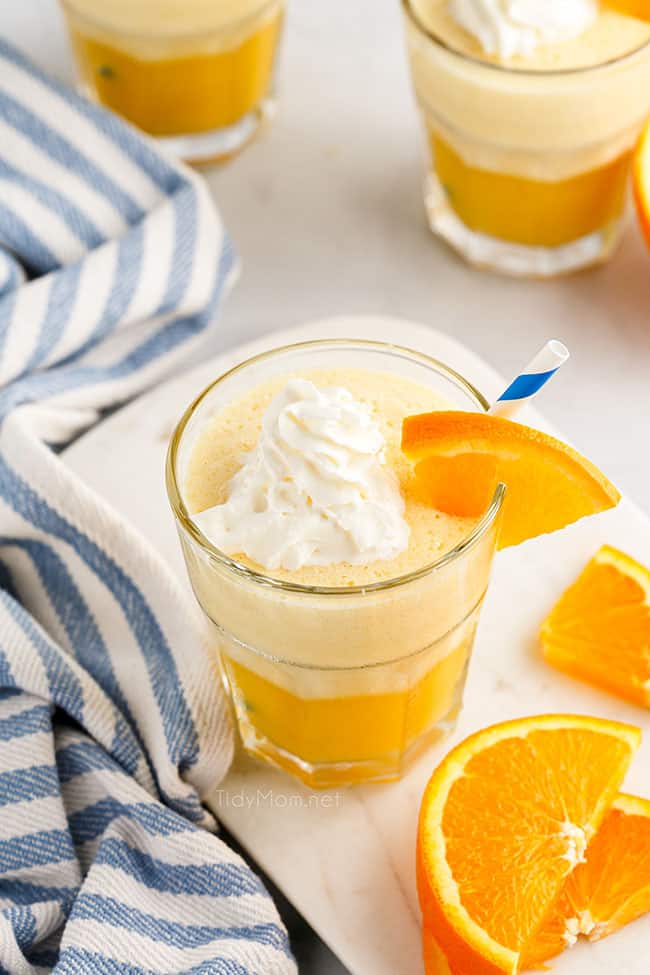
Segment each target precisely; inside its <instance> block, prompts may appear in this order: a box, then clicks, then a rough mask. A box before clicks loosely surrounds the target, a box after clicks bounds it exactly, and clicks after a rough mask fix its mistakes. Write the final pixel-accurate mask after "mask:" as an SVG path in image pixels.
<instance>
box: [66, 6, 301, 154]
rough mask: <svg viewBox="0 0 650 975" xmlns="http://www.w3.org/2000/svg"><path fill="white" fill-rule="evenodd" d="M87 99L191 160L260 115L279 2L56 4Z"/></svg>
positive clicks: (237, 144)
mask: <svg viewBox="0 0 650 975" xmlns="http://www.w3.org/2000/svg"><path fill="white" fill-rule="evenodd" d="M62 3H63V9H64V12H65V14H66V19H67V22H68V26H69V29H70V36H71V40H72V47H73V50H74V54H75V58H76V62H77V67H78V72H79V76H80V80H81V83H82V86H83V88H84V90H85V92H86V93H87V94H88V95H90V96H91V97H92V98H94V99H96V100H97V101H99V102H101V103H102V104H103V105H106V106H107V107H108V108H110V109H112V110H113V111H115V112H117V113H119V114H120V115H123V116H124V118H126V119H128V120H129V121H130V122H133V123H134V124H135V125H137V126H138V127H139V128H141V129H143V130H144V131H145V132H148V133H150V134H151V135H154V136H157V137H158V138H159V139H161V140H162V142H163V143H164V144H167V145H168V146H169V148H170V149H171V150H172V151H175V152H176V153H177V154H178V155H181V156H183V157H184V158H185V159H188V160H190V161H194V162H209V161H214V160H219V159H222V158H226V157H228V156H230V155H232V154H233V153H235V152H236V151H237V150H238V149H240V148H241V147H242V146H243V145H244V144H245V143H246V142H247V141H248V140H249V139H250V138H251V137H252V135H253V134H254V133H255V131H256V130H257V128H258V126H259V124H260V122H261V121H262V119H263V118H264V117H265V116H266V115H268V113H269V111H270V109H271V107H272V101H273V91H272V86H273V69H274V63H275V58H276V52H277V48H278V42H279V38H280V31H281V27H282V18H283V11H284V0H183V2H182V3H178V2H176V0H103V2H101V3H100V2H98V0H62Z"/></svg>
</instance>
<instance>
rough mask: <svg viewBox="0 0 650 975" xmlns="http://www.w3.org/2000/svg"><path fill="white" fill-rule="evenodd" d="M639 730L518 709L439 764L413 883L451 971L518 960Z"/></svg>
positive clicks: (490, 971) (479, 973) (595, 821)
mask: <svg viewBox="0 0 650 975" xmlns="http://www.w3.org/2000/svg"><path fill="white" fill-rule="evenodd" d="M640 734H641V733H640V731H639V730H638V729H637V728H633V727H631V726H629V725H623V724H619V723H617V722H612V721H606V720H604V719H600V718H590V717H586V716H576V715H543V716H537V717H529V718H521V719H520V720H517V721H509V722H505V723H504V724H499V725H495V726H494V727H492V728H487V729H485V730H483V731H480V732H478V733H477V734H475V735H473V736H472V737H470V738H468V739H466V740H465V741H464V742H462V743H461V744H460V745H458V746H457V747H456V748H454V749H453V750H452V751H451V752H450V753H449V754H448V755H447V757H446V758H445V759H444V761H443V762H442V763H441V764H440V765H439V766H438V768H437V769H436V771H435V772H434V774H433V776H432V777H431V779H430V781H429V784H428V786H427V788H426V790H425V793H424V797H423V800H422V806H421V809H420V821H419V826H418V843H417V858H416V864H417V876H418V893H419V898H420V905H421V908H422V915H423V921H424V936H425V938H426V937H427V934H428V933H429V934H431V935H432V936H433V938H435V941H436V943H437V947H439V948H440V949H441V951H442V953H443V955H444V956H445V958H446V960H447V963H448V966H449V969H450V971H451V972H452V973H453V975H466V973H467V975H496V973H499V972H506V973H510V975H515V973H517V972H519V971H520V970H521V963H522V961H523V960H524V959H525V957H526V946H527V945H528V944H529V943H532V942H533V939H534V936H535V934H536V933H537V931H538V929H539V928H540V926H541V924H542V923H543V921H544V919H545V918H546V917H547V915H548V913H549V911H550V909H551V907H552V905H553V904H554V903H555V901H556V899H557V898H558V897H559V895H560V892H561V890H562V887H563V886H564V883H565V881H566V879H567V877H568V875H569V874H570V873H571V871H572V870H573V868H574V867H575V866H576V864H577V863H579V862H580V861H581V860H582V858H583V856H584V852H585V850H586V848H587V844H588V843H589V841H590V839H591V838H592V837H593V835H594V834H595V833H596V831H597V829H598V828H599V826H600V825H601V823H602V821H603V819H604V818H605V815H606V814H607V811H608V809H609V808H610V806H611V804H612V802H613V800H614V798H615V797H616V794H617V792H618V789H619V786H620V784H621V782H622V780H623V777H624V775H625V772H626V770H627V767H628V765H629V763H630V760H631V758H632V755H633V754H634V752H635V750H636V749H637V747H638V745H639V741H640ZM428 954H429V957H431V958H433V959H434V961H436V960H437V957H438V956H437V953H436V952H434V951H433V949H432V948H430V949H429V951H428ZM425 957H427V954H426V953H425ZM433 963H434V962H433V961H432V962H430V964H431V965H433ZM435 972H436V969H435V968H433V967H431V968H430V969H429V971H428V973H427V975H433V973H435Z"/></svg>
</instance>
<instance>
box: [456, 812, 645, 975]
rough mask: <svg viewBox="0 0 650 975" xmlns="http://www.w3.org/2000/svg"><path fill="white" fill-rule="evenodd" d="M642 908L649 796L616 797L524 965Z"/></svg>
mask: <svg viewBox="0 0 650 975" xmlns="http://www.w3.org/2000/svg"><path fill="white" fill-rule="evenodd" d="M648 911H650V800H648V799H638V798H637V797H636V796H626V795H620V796H618V798H617V799H615V800H614V804H613V805H612V808H611V809H610V811H609V812H608V813H607V816H606V817H605V821H604V823H603V825H602V826H601V827H600V829H599V830H598V832H597V833H596V836H595V837H594V839H593V840H592V841H591V843H590V844H589V846H588V848H587V853H586V859H585V862H584V863H580V864H578V866H577V867H576V868H575V870H574V871H573V873H572V874H571V875H570V877H569V879H568V880H567V882H566V885H565V887H564V890H563V891H562V894H561V895H560V899H559V901H558V902H557V904H556V905H555V906H554V908H553V910H552V912H551V914H550V915H549V917H548V919H547V920H546V921H545V922H544V925H543V926H542V928H541V930H540V931H539V932H538V934H537V936H536V937H535V941H534V943H533V944H532V945H531V946H530V948H529V949H528V951H527V952H526V958H525V964H526V965H528V966H533V965H539V964H540V962H543V961H546V960H547V959H548V958H552V957H553V956H554V955H557V954H559V953H560V952H561V951H563V950H564V949H565V948H566V947H567V946H571V945H573V944H575V942H576V941H577V940H578V938H579V937H580V936H581V935H582V936H584V937H586V938H588V939H589V940H590V941H600V940H601V939H602V938H606V937H607V936H608V935H610V934H613V933H614V932H615V931H618V930H619V928H622V927H623V926H624V925H625V924H629V923H630V921H635V920H636V919H637V918H638V917H641V915H642V914H645V913H647V912H648ZM454 975H455V973H454Z"/></svg>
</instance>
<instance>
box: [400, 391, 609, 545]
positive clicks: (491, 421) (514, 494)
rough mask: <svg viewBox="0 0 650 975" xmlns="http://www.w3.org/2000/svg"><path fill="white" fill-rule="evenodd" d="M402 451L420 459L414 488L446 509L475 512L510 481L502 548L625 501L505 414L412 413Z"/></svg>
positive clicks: (579, 460)
mask: <svg viewBox="0 0 650 975" xmlns="http://www.w3.org/2000/svg"><path fill="white" fill-rule="evenodd" d="M402 450H403V451H404V453H405V454H406V456H407V457H408V458H409V459H410V460H411V461H413V463H414V464H415V491H416V493H417V494H418V495H419V496H420V497H421V499H422V500H423V501H425V502H426V503H428V504H430V505H431V506H432V507H434V508H438V509H439V510H440V511H444V512H446V513H447V514H452V515H464V516H466V517H478V516H479V515H481V514H483V512H484V511H485V510H486V509H487V507H488V505H489V503H490V500H491V498H492V496H493V494H494V490H495V488H496V486H497V483H498V482H499V481H502V482H503V483H504V484H506V486H507V488H508V490H507V493H506V498H505V502H504V506H503V515H502V523H501V530H500V536H499V547H500V548H505V547H507V546H508V545H518V544H519V543H520V542H523V541H525V540H526V539H527V538H533V537H535V536H536V535H542V534H544V533H545V532H552V531H556V530H557V529H558V528H564V526H565V525H569V524H570V523H571V522H573V521H577V520H578V519H579V518H583V517H585V516H586V515H593V514H597V513H598V512H600V511H605V510H606V509H607V508H612V507H614V505H616V504H617V503H618V501H619V500H620V495H619V493H618V491H617V490H616V488H615V487H614V485H613V484H611V483H610V481H608V480H607V478H606V477H605V475H604V474H603V473H602V472H601V471H599V470H598V468H597V467H595V466H594V465H593V464H592V463H590V461H588V460H586V458H584V457H582V456H581V455H580V454H579V453H577V451H575V450H573V448H572V447H569V446H567V444H565V443H562V442H561V441H559V440H556V439H555V438H554V437H550V436H548V435H547V434H545V433H541V432H540V431H539V430H533V429H532V428H531V427H526V426H523V425H522V424H521V423H513V421H512V420H506V419H504V418H503V417H498V416H489V415H488V414H485V413H464V412H460V411H444V410H439V411H436V412H434V413H423V414H420V415H419V416H409V417H407V418H406V419H405V420H404V423H403V427H402Z"/></svg>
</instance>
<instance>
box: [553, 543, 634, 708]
mask: <svg viewBox="0 0 650 975" xmlns="http://www.w3.org/2000/svg"><path fill="white" fill-rule="evenodd" d="M540 639H541V643H542V648H543V652H544V657H545V658H546V660H547V661H548V662H549V663H550V664H552V665H553V666H554V667H557V668H558V669H559V670H563V671H565V672H566V673H568V674H570V675H571V676H572V677H578V678H581V679H583V680H586V681H588V682H589V683H591V684H596V685H597V686H598V687H601V688H603V689H604V690H607V691H610V692H612V693H613V694H617V695H618V696H619V697H622V698H625V699H626V700H628V701H632V702H633V703H634V704H640V705H642V706H643V707H650V570H649V569H646V568H645V566H643V565H641V564H640V563H639V562H636V561H635V560H634V559H632V558H631V557H630V556H629V555H625V554H624V553H623V552H619V551H618V550H617V549H615V548H612V547H611V546H610V545H604V546H603V547H602V548H601V549H600V551H598V552H597V553H596V555H595V556H594V558H593V559H592V560H591V561H590V562H589V563H588V564H587V566H586V567H585V568H584V569H583V571H582V572H581V574H580V575H579V576H578V578H577V579H576V581H575V582H574V583H573V585H571V586H569V588H568V589H567V591H566V592H565V593H564V594H563V595H562V596H561V597H560V599H559V601H558V602H557V603H556V605H555V607H554V608H553V609H552V610H551V612H550V614H549V615H548V617H547V618H546V620H545V621H544V624H543V626H542V630H541V633H540Z"/></svg>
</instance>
